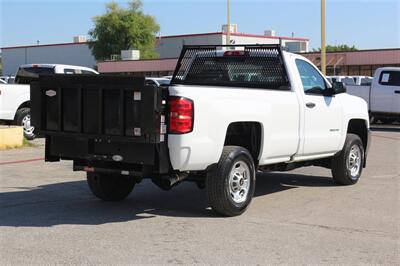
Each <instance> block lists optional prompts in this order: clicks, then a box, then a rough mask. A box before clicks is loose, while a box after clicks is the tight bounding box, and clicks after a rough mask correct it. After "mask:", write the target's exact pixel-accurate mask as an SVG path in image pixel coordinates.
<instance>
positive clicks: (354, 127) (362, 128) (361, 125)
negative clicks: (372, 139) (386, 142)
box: [347, 119, 368, 150]
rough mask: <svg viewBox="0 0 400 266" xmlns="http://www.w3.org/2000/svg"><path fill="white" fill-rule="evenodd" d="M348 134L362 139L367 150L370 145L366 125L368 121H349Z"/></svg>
mask: <svg viewBox="0 0 400 266" xmlns="http://www.w3.org/2000/svg"><path fill="white" fill-rule="evenodd" d="M347 133H352V134H356V135H357V136H359V137H360V139H361V141H362V143H363V146H364V149H365V150H366V149H367V145H368V129H367V125H366V121H365V120H362V119H352V120H350V121H349V125H348V126H347Z"/></svg>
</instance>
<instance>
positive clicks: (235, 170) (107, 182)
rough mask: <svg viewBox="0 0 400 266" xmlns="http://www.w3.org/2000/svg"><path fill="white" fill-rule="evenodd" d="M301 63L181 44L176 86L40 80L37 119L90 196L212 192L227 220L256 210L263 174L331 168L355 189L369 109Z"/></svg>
mask: <svg viewBox="0 0 400 266" xmlns="http://www.w3.org/2000/svg"><path fill="white" fill-rule="evenodd" d="M344 92H345V87H344V86H343V84H342V83H334V84H333V86H331V85H330V83H328V82H327V80H326V79H325V78H324V76H323V75H322V74H321V73H320V71H319V70H318V69H317V68H316V67H315V66H314V65H313V64H312V63H311V62H310V61H309V60H307V59H306V58H304V57H302V56H300V55H296V54H292V53H287V52H285V51H282V50H281V48H280V47H279V46H276V45H238V46H223V45H222V46H184V47H183V50H182V53H181V56H180V59H179V61H178V64H177V67H176V70H175V74H174V76H173V79H172V82H171V84H170V85H169V87H162V86H161V87H157V86H145V85H144V79H140V78H134V77H129V76H103V75H99V76H93V77H85V78H82V77H79V76H58V77H57V76H52V77H51V76H41V77H40V79H39V82H37V83H34V84H33V85H32V109H33V111H32V116H33V123H34V125H35V126H36V127H37V128H38V129H39V131H40V132H41V133H42V134H44V135H45V136H46V154H45V158H46V161H59V160H73V169H74V170H76V171H79V170H81V171H82V170H83V171H86V172H87V180H88V184H89V187H90V189H91V191H92V192H93V194H94V195H95V196H97V197H98V198H100V199H103V200H122V199H124V198H125V197H127V196H128V195H129V193H130V192H131V191H132V189H133V188H134V185H135V184H136V183H138V182H140V181H141V180H142V178H151V179H152V181H153V182H154V183H155V184H157V185H158V186H160V187H161V188H163V189H170V188H171V187H173V186H174V185H176V184H178V183H180V182H181V181H183V180H186V181H194V182H196V183H197V184H198V186H199V187H200V188H203V187H205V189H206V195H207V199H208V202H209V206H211V207H212V209H213V210H214V211H216V212H218V213H220V214H222V215H225V216H235V215H240V214H241V213H243V212H244V211H245V210H246V208H247V207H248V206H249V204H250V202H251V199H252V196H253V193H254V189H255V184H256V183H255V179H256V172H257V170H259V171H288V170H291V169H294V168H297V167H303V166H311V165H315V166H322V167H326V168H330V169H332V176H333V181H334V182H335V183H337V184H340V185H350V184H355V183H356V182H357V181H358V180H359V178H360V175H361V172H362V169H363V167H365V165H366V157H367V151H368V146H369V119H368V108H367V104H366V103H365V101H364V100H362V99H360V98H358V97H354V96H351V95H348V94H346V93H344Z"/></svg>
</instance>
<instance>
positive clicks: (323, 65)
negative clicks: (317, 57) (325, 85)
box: [321, 0, 326, 75]
mask: <svg viewBox="0 0 400 266" xmlns="http://www.w3.org/2000/svg"><path fill="white" fill-rule="evenodd" d="M325 48H326V46H325V0H321V72H322V74H324V75H326V49H325Z"/></svg>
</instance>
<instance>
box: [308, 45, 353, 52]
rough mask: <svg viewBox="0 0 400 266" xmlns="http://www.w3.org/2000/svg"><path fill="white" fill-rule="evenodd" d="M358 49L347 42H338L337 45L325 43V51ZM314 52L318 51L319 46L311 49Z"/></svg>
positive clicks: (319, 49)
mask: <svg viewBox="0 0 400 266" xmlns="http://www.w3.org/2000/svg"><path fill="white" fill-rule="evenodd" d="M357 50H358V49H357V48H356V47H355V46H354V45H353V46H348V45H347V44H339V45H329V44H328V45H327V46H326V51H327V52H350V51H357ZM313 51H314V52H320V51H321V48H318V49H313Z"/></svg>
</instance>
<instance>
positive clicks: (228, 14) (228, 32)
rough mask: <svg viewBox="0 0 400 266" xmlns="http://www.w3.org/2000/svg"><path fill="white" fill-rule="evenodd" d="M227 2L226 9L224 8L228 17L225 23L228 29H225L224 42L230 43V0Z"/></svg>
mask: <svg viewBox="0 0 400 266" xmlns="http://www.w3.org/2000/svg"><path fill="white" fill-rule="evenodd" d="M227 1H228V2H227V5H228V6H227V9H226V11H227V19H228V21H227V22H228V23H227V24H228V25H227V27H228V31H227V33H226V44H231V1H230V0H227Z"/></svg>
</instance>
